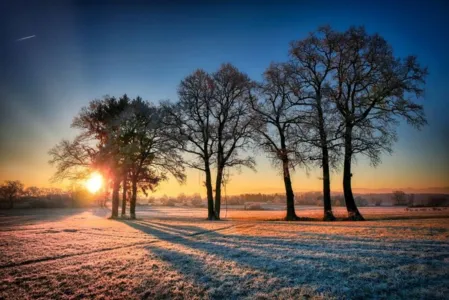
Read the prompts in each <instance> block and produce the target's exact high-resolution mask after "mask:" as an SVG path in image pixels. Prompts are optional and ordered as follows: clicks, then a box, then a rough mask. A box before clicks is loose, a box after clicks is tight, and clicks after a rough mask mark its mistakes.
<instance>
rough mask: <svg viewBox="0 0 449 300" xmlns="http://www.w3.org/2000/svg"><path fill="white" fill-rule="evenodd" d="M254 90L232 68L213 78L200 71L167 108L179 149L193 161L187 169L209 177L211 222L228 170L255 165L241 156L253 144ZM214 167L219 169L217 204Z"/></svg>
mask: <svg viewBox="0 0 449 300" xmlns="http://www.w3.org/2000/svg"><path fill="white" fill-rule="evenodd" d="M252 85H253V84H252V82H251V80H250V79H249V78H248V76H247V75H246V74H243V73H241V72H240V71H239V70H238V69H237V68H236V67H234V66H232V65H231V64H223V65H222V66H221V67H220V69H219V70H218V71H217V72H215V73H213V74H208V73H207V72H205V71H204V70H197V71H195V72H194V73H193V74H191V75H189V76H187V77H186V78H185V79H184V80H182V81H181V84H180V86H179V89H178V95H179V102H178V103H177V104H176V105H171V107H170V105H169V104H167V105H166V107H170V109H169V111H170V112H171V115H172V125H174V127H176V128H177V131H176V132H177V135H178V140H179V142H180V143H179V144H180V148H181V149H182V150H183V151H184V152H185V153H187V154H188V156H189V157H190V158H191V159H189V161H187V166H189V167H191V168H195V169H198V170H201V171H203V172H204V173H205V186H206V193H207V203H208V219H209V220H213V219H220V207H221V187H222V185H223V183H224V181H225V170H226V169H227V168H232V167H237V168H238V167H241V166H246V167H249V168H254V165H255V162H254V159H253V158H252V157H250V156H247V157H242V152H243V150H245V149H247V147H248V145H249V143H250V141H251V139H250V138H251V130H252V126H250V124H251V122H252V120H251V118H250V115H249V109H248V108H249V106H248V98H249V96H250V89H251V88H252ZM213 167H216V170H217V173H216V180H215V204H214V194H213V191H214V188H213V183H212V169H213Z"/></svg>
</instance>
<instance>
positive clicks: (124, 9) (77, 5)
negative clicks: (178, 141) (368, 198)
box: [0, 0, 449, 195]
mask: <svg viewBox="0 0 449 300" xmlns="http://www.w3.org/2000/svg"><path fill="white" fill-rule="evenodd" d="M187 2H189V4H187ZM362 2H366V3H362ZM393 2H394V3H393ZM30 3H31V4H30ZM95 3H96V4H92V3H90V2H89V1H63V0H61V1H17V0H15V1H2V3H1V4H0V181H3V180H6V179H18V180H21V181H22V182H24V183H25V185H27V186H29V185H37V186H46V187H50V186H53V187H57V186H60V185H61V184H60V183H51V182H50V181H49V179H50V177H51V176H52V174H53V172H54V169H53V167H51V166H50V165H49V164H48V160H49V156H48V154H47V152H48V150H49V149H50V148H51V147H52V146H53V145H55V144H56V143H57V142H58V141H59V140H61V139H63V138H73V137H74V136H75V135H76V134H77V132H76V131H75V130H74V129H72V128H70V124H71V121H72V118H73V117H74V116H75V115H76V114H77V113H78V111H79V110H80V109H81V107H83V106H85V105H87V104H88V102H89V101H90V100H92V99H95V98H101V97H102V96H104V95H111V96H120V95H122V94H124V93H127V94H128V95H129V96H131V97H134V96H137V95H140V96H142V97H143V98H144V99H146V100H150V101H154V102H157V101H160V100H165V99H170V100H172V101H176V100H177V94H176V90H177V86H178V84H179V82H180V81H181V80H182V78H184V77H185V76H187V75H188V74H190V73H192V72H193V71H194V70H195V69H197V68H203V69H205V70H206V71H214V70H216V69H218V67H219V66H220V65H221V64H222V63H225V62H230V63H232V64H234V65H235V66H236V67H238V68H239V69H240V70H241V71H243V72H245V73H247V74H248V75H249V76H250V77H251V78H252V79H254V80H260V79H261V75H262V73H263V71H264V70H265V69H266V68H267V67H268V65H269V64H270V62H282V61H285V60H287V59H288V47H289V43H290V42H291V41H292V40H297V39H302V38H305V37H306V36H307V34H308V33H309V32H311V31H314V30H316V29H317V28H318V27H319V26H321V25H326V24H328V25H330V26H332V27H333V28H334V29H336V30H340V31H343V30H346V29H347V28H348V27H349V26H351V25H364V26H365V27H366V29H367V31H368V32H369V33H376V32H377V33H379V34H381V35H382V36H383V37H384V38H385V39H386V40H387V41H388V42H389V43H390V44H391V45H392V47H393V49H394V53H395V55H397V56H406V55H409V54H414V55H417V56H418V59H419V61H420V63H421V64H422V65H425V66H427V67H428V68H429V73H430V75H429V76H428V78H427V84H426V92H425V95H424V97H423V98H422V99H420V100H419V101H420V103H422V104H423V105H424V107H425V113H426V115H427V118H428V121H429V125H428V126H427V127H425V128H423V129H422V130H421V131H418V130H416V129H414V128H411V127H410V126H408V125H407V124H405V123H402V124H401V125H400V126H399V128H398V135H399V141H398V142H397V143H396V144H395V146H394V154H393V155H391V156H390V155H387V154H386V155H384V156H382V164H381V165H380V166H378V167H376V168H373V167H371V166H370V165H369V162H368V161H367V160H366V159H364V158H363V157H359V158H358V159H357V163H356V166H355V167H354V170H353V174H354V176H353V187H354V188H355V190H357V189H373V190H376V189H387V190H388V189H391V190H392V189H397V188H402V189H408V188H415V189H424V188H430V187H432V188H433V187H449V154H448V153H449V117H448V116H449V105H448V104H449V101H448V94H447V92H446V89H447V86H448V84H449V59H448V57H447V55H448V53H449V19H448V18H447V15H449V9H448V8H449V5H448V4H446V3H445V1H407V4H402V3H400V1H352V2H351V1H288V2H287V1H272V2H269V1H192V2H191V1H185V2H182V1H152V2H151V3H150V4H148V3H147V4H144V3H143V2H141V1H123V2H120V1H96V2H95ZM125 3H126V4H125ZM24 37H30V38H27V39H22V38H24ZM20 39H21V40H20ZM256 161H257V172H253V171H251V170H242V171H241V172H238V171H232V172H231V174H232V175H233V176H232V179H231V181H230V182H229V183H228V185H227V187H226V190H227V193H229V194H237V193H259V192H261V193H274V192H282V191H283V182H282V178H281V176H280V173H279V171H278V170H276V169H274V168H273V167H272V166H271V164H270V162H269V161H268V160H267V159H266V158H265V155H264V154H263V153H257V157H256ZM341 173H342V172H341V170H335V171H334V172H333V173H332V178H331V187H332V189H333V190H334V191H341V190H342V188H341V185H342V184H341V182H342V176H341ZM187 176H188V180H187V183H186V184H184V185H179V184H178V183H176V182H175V181H174V180H170V181H169V182H166V183H164V184H163V185H162V186H160V188H159V189H158V191H157V194H167V195H177V194H178V193H181V192H184V193H186V194H191V193H197V192H198V193H202V194H204V191H203V187H202V184H201V182H202V181H203V180H204V177H203V176H202V174H200V173H199V172H198V171H195V170H189V171H188V172H187ZM319 177H320V169H316V168H315V169H312V170H310V171H309V172H305V171H304V170H303V169H297V170H295V174H294V176H293V179H292V180H293V186H294V189H295V191H298V192H300V191H307V190H320V188H321V184H322V183H321V181H320V179H319Z"/></svg>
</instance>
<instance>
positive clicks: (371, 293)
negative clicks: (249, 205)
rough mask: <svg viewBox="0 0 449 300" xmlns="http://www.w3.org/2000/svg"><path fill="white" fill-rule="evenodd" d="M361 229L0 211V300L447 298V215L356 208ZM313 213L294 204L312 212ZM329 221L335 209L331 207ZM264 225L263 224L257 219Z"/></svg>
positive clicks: (179, 212) (244, 217)
mask: <svg viewBox="0 0 449 300" xmlns="http://www.w3.org/2000/svg"><path fill="white" fill-rule="evenodd" d="M361 211H362V213H363V214H364V215H365V217H367V218H369V219H371V221H366V222H344V221H339V222H333V223H326V222H316V221H304V222H294V223H287V222H283V221H274V220H277V219H280V218H282V216H283V212H281V211H251V212H248V211H241V210H236V209H231V210H229V211H228V212H227V219H226V220H224V221H218V222H217V221H216V222H208V221H205V220H204V217H205V215H206V211H205V210H204V209H192V208H167V207H140V208H139V212H140V213H138V218H139V219H138V220H136V221H127V220H125V221H112V220H108V219H107V218H106V217H107V216H108V215H109V211H108V210H106V209H89V210H82V209H79V210H72V209H60V210H58V209H48V210H45V209H41V210H12V211H2V212H0V253H1V256H0V299H1V298H5V299H35V298H42V299H83V298H97V299H134V298H137V299H140V298H144V299H146V298H147V299H208V298H210V299H240V298H248V299H272V298H276V299H298V298H299V299H301V298H304V299H308V298H312V299H315V298H337V299H366V298H374V299H379V298H400V299H445V298H446V299H447V295H449V210H446V211H418V212H408V211H405V210H404V209H403V208H365V209H362V210H361ZM320 213H321V209H320V208H313V207H309V208H299V209H298V214H299V215H300V216H307V217H311V216H312V217H313V216H319V214H320ZM337 215H344V210H340V209H337ZM267 220H272V221H267Z"/></svg>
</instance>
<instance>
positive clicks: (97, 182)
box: [86, 172, 103, 194]
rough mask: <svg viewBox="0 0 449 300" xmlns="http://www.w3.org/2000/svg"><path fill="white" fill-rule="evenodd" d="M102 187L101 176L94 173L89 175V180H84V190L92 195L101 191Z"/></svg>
mask: <svg viewBox="0 0 449 300" xmlns="http://www.w3.org/2000/svg"><path fill="white" fill-rule="evenodd" d="M102 185H103V176H101V174H99V173H96V172H95V173H92V174H91V175H90V178H89V179H87V180H86V188H87V189H88V190H89V192H91V193H92V194H95V193H96V192H98V190H99V189H101V186H102Z"/></svg>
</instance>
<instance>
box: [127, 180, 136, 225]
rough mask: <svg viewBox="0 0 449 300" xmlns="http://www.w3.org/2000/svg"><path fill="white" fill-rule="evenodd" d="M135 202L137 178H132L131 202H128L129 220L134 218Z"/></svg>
mask: <svg viewBox="0 0 449 300" xmlns="http://www.w3.org/2000/svg"><path fill="white" fill-rule="evenodd" d="M136 202H137V178H135V177H133V178H132V183H131V201H130V202H129V216H130V218H131V219H133V220H134V219H135V218H136Z"/></svg>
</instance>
